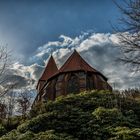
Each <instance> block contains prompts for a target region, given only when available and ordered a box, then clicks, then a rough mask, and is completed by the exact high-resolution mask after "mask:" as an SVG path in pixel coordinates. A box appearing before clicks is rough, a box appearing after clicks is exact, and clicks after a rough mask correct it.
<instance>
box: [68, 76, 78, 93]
mask: <svg viewBox="0 0 140 140" xmlns="http://www.w3.org/2000/svg"><path fill="white" fill-rule="evenodd" d="M78 92H79V79H78V77H77V76H76V75H74V74H72V75H71V77H70V79H69V80H68V84H67V93H78Z"/></svg>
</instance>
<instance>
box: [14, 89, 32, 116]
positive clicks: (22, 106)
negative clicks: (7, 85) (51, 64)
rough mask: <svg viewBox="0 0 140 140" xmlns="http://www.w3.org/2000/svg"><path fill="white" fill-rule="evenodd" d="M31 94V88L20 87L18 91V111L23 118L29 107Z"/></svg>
mask: <svg viewBox="0 0 140 140" xmlns="http://www.w3.org/2000/svg"><path fill="white" fill-rule="evenodd" d="M32 96H33V95H32V91H31V89H22V90H20V92H18V99H17V103H18V112H19V113H21V114H22V116H23V118H25V117H26V113H27V112H28V111H29V109H30V107H31V100H32Z"/></svg>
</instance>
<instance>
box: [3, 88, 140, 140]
mask: <svg viewBox="0 0 140 140" xmlns="http://www.w3.org/2000/svg"><path fill="white" fill-rule="evenodd" d="M139 128H140V103H139V102H137V101H134V100H133V99H130V98H122V97H121V96H118V95H115V94H113V93H110V92H109V91H91V92H83V93H80V94H74V95H73V94H70V95H68V96H67V97H59V98H57V100H56V101H54V102H52V101H49V102H47V103H39V104H38V105H36V107H34V108H33V109H32V110H31V112H30V114H29V118H28V120H26V121H25V122H23V123H22V124H20V125H19V126H18V127H17V129H16V130H14V131H11V132H9V133H7V134H6V135H4V136H2V137H1V138H0V140H28V139H29V140H121V139H122V140H131V139H132V140H133V139H134V140H139V139H140V129H139Z"/></svg>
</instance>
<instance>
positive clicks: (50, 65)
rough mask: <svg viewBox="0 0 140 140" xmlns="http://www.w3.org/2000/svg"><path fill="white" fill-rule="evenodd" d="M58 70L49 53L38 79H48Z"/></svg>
mask: <svg viewBox="0 0 140 140" xmlns="http://www.w3.org/2000/svg"><path fill="white" fill-rule="evenodd" d="M57 71H58V68H57V66H56V63H55V60H54V58H53V56H52V55H51V57H50V59H49V61H48V64H47V66H46V68H45V70H44V72H43V74H42V76H41V77H40V80H45V81H46V80H48V79H49V78H50V77H51V76H52V75H54V74H55V73H56V72H57Z"/></svg>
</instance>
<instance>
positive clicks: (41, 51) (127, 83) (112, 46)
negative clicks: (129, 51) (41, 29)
mask: <svg viewBox="0 0 140 140" xmlns="http://www.w3.org/2000/svg"><path fill="white" fill-rule="evenodd" d="M119 45H120V43H119V40H118V37H117V34H109V33H107V34H104V33H83V34H82V35H80V36H78V37H75V38H71V37H68V36H65V35H61V36H60V37H59V40H58V41H54V42H48V43H46V44H44V45H42V46H40V47H38V49H37V51H36V54H35V55H34V56H32V57H30V58H29V61H30V63H31V65H29V66H24V65H23V64H20V63H19V62H17V63H15V64H14V65H13V67H12V68H11V71H12V73H13V74H14V76H15V75H16V76H17V79H19V82H21V81H23V82H22V83H23V86H27V85H28V86H32V87H33V88H35V85H36V82H37V80H38V79H39V77H40V75H41V73H42V71H43V69H44V67H45V65H46V64H47V62H48V58H49V56H50V55H51V54H52V55H53V56H54V58H55V60H56V63H57V65H58V66H59V67H60V66H61V65H62V64H63V63H64V62H65V61H66V59H67V58H68V57H69V56H70V55H71V54H72V52H73V50H74V49H76V50H77V51H78V52H79V53H80V54H81V56H82V57H83V58H84V59H85V60H86V61H87V62H88V63H89V64H90V65H91V66H92V67H94V68H95V69H97V70H99V71H100V72H102V73H103V74H104V75H105V76H106V77H108V80H109V83H110V84H111V85H112V86H113V87H115V88H119V89H125V88H130V87H138V86H139V79H138V77H139V76H140V74H139V73H136V74H135V73H133V72H131V71H130V70H129V68H128V67H127V66H124V65H122V64H121V63H118V62H117V61H116V59H117V58H118V57H121V53H120V51H119V48H118V46H119ZM21 77H22V78H21ZM25 81H26V82H25ZM21 86H22V85H21Z"/></svg>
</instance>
